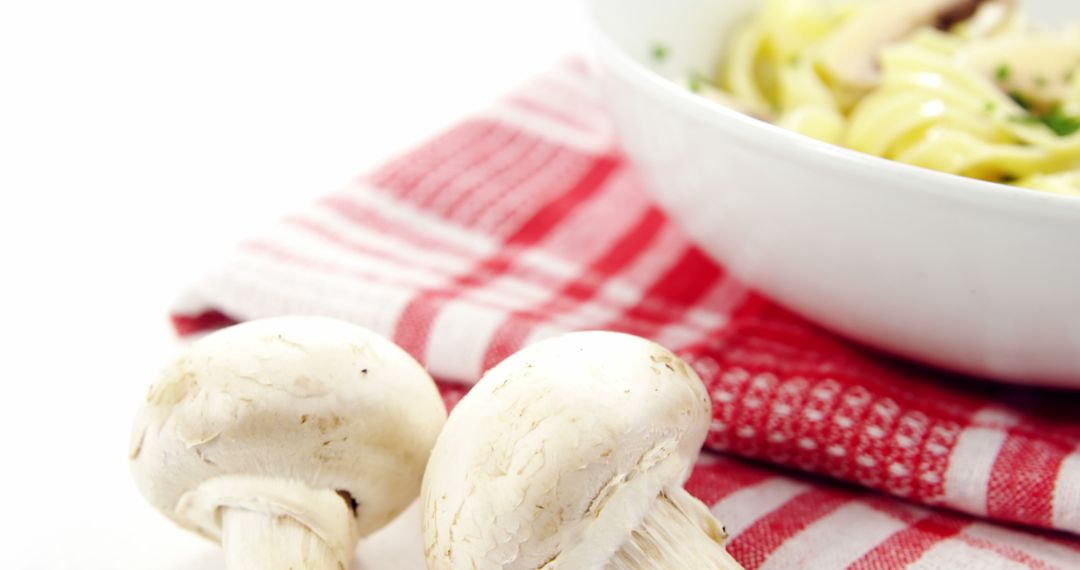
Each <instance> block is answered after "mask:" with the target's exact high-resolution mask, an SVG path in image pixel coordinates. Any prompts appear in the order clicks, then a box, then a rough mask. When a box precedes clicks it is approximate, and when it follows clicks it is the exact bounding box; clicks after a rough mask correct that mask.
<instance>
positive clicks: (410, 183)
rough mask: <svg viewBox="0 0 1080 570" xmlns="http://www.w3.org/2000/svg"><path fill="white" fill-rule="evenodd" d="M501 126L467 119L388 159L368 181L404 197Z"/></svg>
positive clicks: (490, 135) (497, 130) (502, 133)
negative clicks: (400, 156)
mask: <svg viewBox="0 0 1080 570" xmlns="http://www.w3.org/2000/svg"><path fill="white" fill-rule="evenodd" d="M500 126H501V125H500V124H499V123H497V122H495V121H485V120H473V121H469V122H467V123H465V124H464V125H462V127H461V128H460V130H459V129H453V130H451V131H450V132H448V133H445V134H443V135H440V136H438V137H436V138H434V139H433V140H431V141H430V142H429V143H428V144H426V145H424V146H423V147H421V148H420V149H419V150H418V151H416V152H415V153H411V154H410V155H408V156H407V157H405V158H403V159H401V160H399V161H395V162H391V163H390V164H389V165H387V166H386V167H384V168H382V169H380V170H379V171H378V172H376V173H375V174H373V175H372V176H370V177H369V178H368V180H370V181H371V183H372V185H374V186H376V187H377V188H380V189H382V190H384V191H386V192H387V193H389V194H391V195H393V196H396V197H398V198H399V199H405V198H407V197H408V196H409V195H410V194H411V193H412V192H413V190H415V189H416V188H418V187H420V186H422V185H423V184H424V182H425V181H426V180H428V179H429V178H430V177H432V176H442V177H444V176H445V175H446V173H445V172H443V171H442V170H441V169H442V167H443V166H445V165H446V164H447V163H449V162H451V161H453V160H456V159H458V158H459V155H460V154H461V152H462V149H471V148H474V147H476V146H477V145H478V144H483V143H484V142H485V141H487V140H489V139H491V138H492V137H499V136H504V134H505V132H504V131H503V130H501V129H500Z"/></svg>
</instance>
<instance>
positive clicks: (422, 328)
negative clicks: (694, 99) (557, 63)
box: [173, 63, 1080, 569]
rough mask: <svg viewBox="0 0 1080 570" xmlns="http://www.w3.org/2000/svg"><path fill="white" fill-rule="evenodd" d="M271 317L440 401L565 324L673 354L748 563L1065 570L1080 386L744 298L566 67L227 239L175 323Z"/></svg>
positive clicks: (711, 486)
mask: <svg viewBox="0 0 1080 570" xmlns="http://www.w3.org/2000/svg"><path fill="white" fill-rule="evenodd" d="M778 167H782V166H778ZM289 313H307V314H325V315H331V316H336V317H339V318H343V319H347V320H351V321H354V322H356V323H359V324H362V325H364V326H367V327H369V328H372V329H374V330H376V331H379V332H380V333H382V334H385V335H386V336H388V337H390V338H392V339H393V340H394V341H395V342H397V343H398V344H400V345H401V346H403V347H405V348H406V349H407V350H408V351H409V352H411V353H412V354H413V355H414V356H416V357H417V358H418V359H419V360H421V361H422V362H424V363H425V365H426V366H428V368H429V369H430V370H431V371H432V373H433V374H434V375H435V376H436V377H437V378H439V379H440V380H441V381H443V382H444V388H445V394H446V396H447V399H448V401H449V402H450V403H451V404H452V403H453V400H454V399H455V398H457V397H460V394H461V392H462V391H463V390H465V389H467V385H468V383H471V382H474V381H476V380H477V379H478V378H479V377H480V375H481V373H482V372H483V371H484V370H485V369H487V368H488V367H490V366H491V365H493V364H494V363H496V362H498V361H499V360H501V359H502V358H504V357H506V356H507V355H509V354H511V353H513V352H514V351H516V350H517V349H519V348H521V347H522V346H525V345H527V344H529V343H531V342H534V341H536V340H539V339H542V338H546V337H550V336H552V335H555V334H559V333H561V332H564V331H569V330H576V329H613V330H620V331H625V332H630V333H634V334H638V335H642V336H646V337H649V338H652V339H655V340H657V341H658V342H660V343H662V344H664V345H667V346H669V347H672V348H673V349H676V350H677V351H678V352H680V354H682V355H683V356H684V357H685V358H686V359H687V360H688V361H690V362H691V363H692V364H693V365H694V367H695V368H696V369H697V370H698V372H699V373H700V374H701V376H702V378H703V379H704V380H705V381H706V383H707V384H708V386H709V388H710V391H711V393H712V396H713V408H714V419H713V423H712V429H711V432H710V434H709V437H708V441H707V444H706V445H707V448H708V449H709V450H711V451H715V452H719V453H722V454H724V456H725V458H719V456H712V455H709V456H708V457H706V458H704V459H703V462H702V464H701V465H700V466H699V468H698V469H697V471H696V472H695V473H694V476H693V478H692V479H691V481H690V483H689V487H690V489H691V490H692V491H693V492H694V493H695V494H697V495H698V496H700V497H701V498H703V499H704V500H706V501H707V502H709V503H710V504H715V512H716V513H717V515H718V516H719V517H720V518H721V519H722V520H724V521H725V522H726V523H727V525H728V528H729V530H730V531H732V533H733V540H732V543H731V549H732V552H733V553H734V554H735V556H736V557H737V558H739V559H740V560H741V561H743V562H744V563H745V564H746V565H747V567H748V568H759V567H760V568H765V567H768V568H799V567H803V568H817V569H829V568H847V567H851V568H868V569H869V568H897V567H911V568H957V567H973V568H975V567H978V568H1021V567H1033V568H1068V567H1073V568H1080V540H1077V539H1076V538H1075V537H1074V536H1073V535H1072V534H1070V533H1078V532H1080V418H1077V417H1076V414H1075V410H1078V409H1080V394H1069V393H1061V392H1046V391H1038V390H1032V389H1026V390H1023V389H1019V388H1007V387H1001V386H997V385H991V384H986V383H979V382H974V381H972V380H969V379H964V378H959V377H956V376H952V375H949V374H945V373H942V372H939V371H932V370H928V369H923V368H920V367H918V366H916V365H913V364H909V363H904V362H900V361H897V360H895V359H893V358H890V357H888V356H885V355H881V354H877V353H874V352H871V351H869V350H867V349H865V348H862V347H860V346H858V345H855V344H853V343H851V342H848V341H846V340H844V339H841V338H838V337H836V336H834V335H832V334H830V333H829V332H827V331H824V330H822V329H820V328H818V327H817V326H815V325H813V324H811V323H809V322H807V321H805V320H803V319H802V318H800V317H798V316H797V315H794V314H792V313H790V312H788V311H786V310H784V309H783V308H781V307H779V306H777V305H775V304H773V303H772V302H770V301H769V300H768V299H765V298H763V297H761V296H760V295H757V294H755V293H754V292H753V291H750V290H748V289H747V288H745V287H744V286H743V285H742V284H740V283H739V282H738V281H737V280H735V279H733V278H732V277H731V276H729V275H727V274H726V273H725V271H724V268H723V267H722V266H720V265H718V264H716V263H715V262H714V261H712V260H710V259H709V258H708V257H707V256H706V255H705V254H704V253H703V252H702V251H701V250H700V249H699V248H698V247H696V246H695V245H694V244H693V243H691V242H689V241H688V240H687V238H686V237H685V236H684V235H683V234H682V233H681V232H680V231H679V229H678V228H677V227H675V226H674V225H673V224H671V223H670V222H669V221H668V220H667V219H666V218H665V216H664V214H663V213H662V212H661V211H660V210H658V209H657V207H656V206H655V205H654V204H653V203H652V202H650V200H649V199H648V197H647V195H646V194H645V192H644V191H643V189H642V187H641V184H640V182H639V181H638V179H637V178H636V176H635V174H634V172H633V171H632V169H631V168H630V167H629V165H628V164H627V163H626V161H625V159H624V158H623V157H622V156H621V155H620V154H619V152H618V150H617V148H616V147H615V145H614V139H613V135H612V132H611V127H610V125H609V124H608V123H607V121H606V119H605V117H604V113H603V108H602V104H601V102H600V100H599V99H598V97H597V94H596V93H594V91H593V89H592V87H591V84H590V81H589V78H588V76H587V73H586V71H585V70H584V69H583V68H582V66H581V65H580V64H576V63H575V64H569V65H565V66H562V67H560V68H558V69H556V70H554V71H552V72H551V73H548V74H546V75H544V76H542V77H540V78H538V79H536V80H535V81H534V82H532V83H531V84H529V85H527V86H525V88H523V89H522V90H520V91H519V92H517V93H515V94H513V95H512V96H511V97H508V98H507V99H505V100H503V101H502V102H500V103H498V104H496V105H494V106H492V107H491V108H490V109H488V110H487V111H486V112H484V113H482V114H480V115H478V116H476V117H473V118H471V119H468V120H466V121H464V122H463V123H461V124H460V125H459V126H457V127H456V128H453V129H451V130H450V131H448V132H446V133H444V134H442V135H440V136H438V137H437V138H435V139H434V140H432V141H430V142H428V143H427V144H424V145H422V146H421V147H419V148H418V149H416V150H414V151H413V152H411V153H408V154H407V155H405V156H403V157H401V158H400V159H398V160H395V161H392V162H391V163H389V164H387V165H386V166H385V167H383V168H381V169H379V170H378V171H376V172H374V173H373V174H371V175H369V176H366V177H363V178H361V179H359V180H357V181H356V182H355V183H354V184H352V185H351V186H350V187H348V188H346V189H344V190H342V191H340V192H337V193H335V194H332V195H330V196H328V197H326V198H324V199H323V200H321V201H320V202H318V203H317V204H315V205H313V206H312V207H311V208H309V209H307V210H306V211H303V212H299V213H297V214H295V215H293V216H291V217H289V218H287V219H285V220H283V221H282V222H281V223H280V224H279V225H277V226H276V227H275V228H273V229H272V230H271V231H269V232H267V233H266V234H264V235H261V236H258V237H255V238H253V239H251V240H249V241H247V242H245V243H244V244H242V245H241V246H240V247H238V248H237V249H236V250H235V251H233V252H232V253H231V254H230V256H229V257H228V258H227V259H226V260H225V262H224V263H223V264H222V265H221V266H220V267H217V268H215V269H214V270H212V271H210V272H209V273H208V274H207V275H205V276H204V277H203V278H202V279H200V280H199V281H197V282H196V283H194V284H193V285H192V287H191V288H190V289H189V290H188V291H187V293H186V294H185V295H184V296H183V298H182V299H180V300H179V301H178V302H177V304H176V306H175V307H174V310H173V319H174V322H175V324H176V326H177V329H178V330H179V331H180V333H182V334H192V333H196V332H200V331H204V330H209V329H212V328H215V327H218V326H221V325H224V324H227V323H229V322H233V321H239V320H246V319H252V318H259V317H267V316H273V315H280V314H289ZM747 460H752V462H748V461H747ZM830 481H832V482H830ZM837 482H841V483H843V484H848V486H843V485H841V484H838V483H837ZM856 488H858V489H859V490H856ZM927 506H941V507H948V509H947V510H928V509H927V508H926V507H927ZM957 511H958V513H957ZM988 521H996V522H997V523H1011V525H1010V526H1008V527H1007V526H998V525H997V524H995V523H991V522H988ZM1063 531H1064V532H1063Z"/></svg>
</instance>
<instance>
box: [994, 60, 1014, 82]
mask: <svg viewBox="0 0 1080 570" xmlns="http://www.w3.org/2000/svg"><path fill="white" fill-rule="evenodd" d="M994 75H995V76H996V77H997V78H998V79H1000V80H1002V81H1005V80H1006V79H1008V78H1009V76H1010V75H1012V70H1011V69H1009V66H1007V65H1005V64H1001V65H999V66H997V69H996V70H995V71H994Z"/></svg>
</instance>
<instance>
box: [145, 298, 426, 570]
mask: <svg viewBox="0 0 1080 570" xmlns="http://www.w3.org/2000/svg"><path fill="white" fill-rule="evenodd" d="M445 419H446V411H445V408H444V406H443V403H442V400H441V398H440V397H439V393H438V389H437V388H436V387H435V385H434V383H433V382H432V380H431V377H430V376H429V375H428V374H427V372H426V371H425V370H424V369H423V368H422V367H421V366H420V365H419V364H418V363H417V362H416V361H415V360H413V359H412V358H411V357H410V356H409V355H408V354H407V353H405V352H404V351H403V350H401V349H400V348H398V347H397V346H395V345H394V344H393V343H391V342H389V341H387V340H386V339H384V338H382V337H380V336H379V335H377V334H375V333H373V332H370V331H368V330H366V329H363V328H361V327H358V326H355V325H352V324H349V323H345V322H341V321H336V320H333V319H328V318H322V317H281V318H272V319H264V320H259V321H252V322H248V323H244V324H240V325H236V326H233V327H230V328H227V329H224V330H221V331H218V332H216V333H213V334H211V335H209V336H207V337H205V338H202V339H200V340H198V341H196V342H195V343H194V344H192V346H191V347H190V348H189V349H188V350H187V351H186V353H185V354H183V355H182V356H181V357H180V358H178V359H177V360H176V361H175V362H173V363H172V364H171V365H170V366H169V367H168V368H167V369H166V371H165V372H164V374H163V376H162V377H161V379H160V380H159V381H158V382H157V383H156V384H155V385H154V386H153V387H152V388H151V390H150V392H149V394H148V395H147V397H146V402H145V405H144V406H143V408H142V410H141V411H140V412H139V415H138V417H137V419H136V422H135V429H134V431H133V434H132V445H131V453H130V459H131V468H132V471H133V473H134V476H135V482H136V484H137V486H138V488H139V490H140V491H141V492H142V493H143V495H144V496H145V497H146V498H147V499H148V500H149V502H150V503H151V504H153V505H154V506H155V507H157V508H158V509H159V510H160V511H161V512H163V513H164V514H165V515H167V516H168V517H169V518H171V519H172V520H174V521H175V522H176V523H177V524H179V525H180V526H183V527H185V528H188V529H191V530H193V531H195V532H197V533H199V534H202V535H204V536H206V537H207V538H210V539H212V540H220V541H221V543H222V545H223V547H224V550H225V560H226V565H227V567H228V568H230V569H232V570H236V569H240V568H250V569H253V570H258V569H269V568H282V569H284V568H305V569H311V570H322V569H332V570H343V569H344V568H347V567H348V566H349V565H350V561H351V559H352V554H353V550H354V549H355V547H356V543H357V541H358V540H359V538H360V537H362V536H364V535H366V534H368V533H370V532H372V531H374V530H375V529H378V528H379V527H381V526H383V525H384V524H386V523H387V522H388V521H390V520H391V519H393V518H394V517H395V516H397V514H398V513H399V512H400V511H401V510H402V509H404V508H405V507H406V506H407V505H408V504H409V503H410V502H411V501H412V500H413V499H414V498H415V497H416V495H417V493H418V492H419V488H420V481H421V477H422V475H423V471H424V466H425V464H426V462H427V458H428V454H429V452H430V450H431V448H432V446H433V445H434V443H435V439H436V437H437V436H438V434H439V430H440V429H441V428H442V425H443V422H444V421H445Z"/></svg>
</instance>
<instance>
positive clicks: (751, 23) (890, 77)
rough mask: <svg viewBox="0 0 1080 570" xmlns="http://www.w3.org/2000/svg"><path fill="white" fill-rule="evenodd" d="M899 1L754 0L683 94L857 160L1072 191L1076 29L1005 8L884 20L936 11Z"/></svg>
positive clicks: (1078, 187)
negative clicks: (957, 17)
mask: <svg viewBox="0 0 1080 570" xmlns="http://www.w3.org/2000/svg"><path fill="white" fill-rule="evenodd" d="M905 1H906V2H910V4H908V5H905V7H903V9H902V10H901V9H900V8H899V7H898V6H900V4H899V3H898V0H869V1H866V2H851V1H847V2H837V1H829V0H765V1H764V2H763V4H762V6H761V9H760V11H759V12H757V13H756V14H754V15H753V17H752V18H751V19H750V20H748V21H747V22H746V23H745V24H744V25H742V26H740V27H739V28H738V29H736V30H734V33H733V34H732V36H731V37H730V41H729V43H728V45H727V49H726V51H725V58H724V60H723V63H722V65H721V67H720V70H719V72H718V73H717V74H716V76H715V78H711V79H710V80H709V81H708V82H707V83H706V84H705V85H704V86H702V85H700V84H697V83H696V82H695V84H694V85H693V87H694V89H695V90H697V91H700V92H702V93H703V94H705V95H706V96H714V97H716V98H717V99H719V100H721V101H723V102H725V103H727V104H730V105H732V106H734V107H736V108H738V109H740V110H743V111H745V112H747V113H749V114H752V115H755V116H757V117H760V118H763V119H766V120H769V121H771V122H773V123H775V124H777V125H779V126H782V127H785V128H787V129H791V130H793V131H796V132H799V133H802V134H805V135H808V136H811V137H814V138H817V139H821V140H824V141H828V142H830V143H834V144H838V145H841V146H845V147H848V148H851V149H854V150H857V151H860V152H864V153H867V154H872V155H876V156H881V157H885V158H888V159H892V160H897V161H900V162H905V163H908V164H913V165H917V166H922V167H926V168H931V169H934V170H939V171H942V172H949V173H953V174H958V175H961V176H968V177H973V178H979V179H983V180H990V181H995V182H1003V183H1009V184H1014V185H1017V186H1022V187H1026V188H1032V189H1036V190H1042V191H1047V192H1055V193H1062V194H1071V195H1076V196H1080V34H1078V33H1077V32H1076V31H1066V32H1055V33H1050V32H1046V31H1038V30H1036V29H1034V28H1033V27H1031V26H1030V25H1028V24H1027V23H1026V22H1025V21H1024V19H1023V18H1022V16H1021V15H1020V14H1019V13H1018V10H1015V9H1010V6H1009V4H1011V2H1000V3H999V4H997V5H994V3H993V2H982V3H979V2H971V1H968V2H967V3H966V5H970V6H971V7H976V6H977V8H976V10H975V11H974V13H973V14H967V17H966V18H964V19H962V20H961V21H958V22H945V23H944V24H943V23H942V19H946V16H948V15H949V14H944V15H943V14H937V13H935V15H934V17H935V18H936V20H934V19H931V21H929V22H923V23H920V22H915V23H913V24H911V25H910V28H911V29H904V26H905V25H907V24H903V23H898V22H897V21H896V14H898V13H903V14H911V13H912V12H915V11H917V10H918V8H913V7H911V6H914V5H915V4H919V3H920V2H921V3H922V4H924V5H928V4H934V3H935V2H934V0H905ZM889 2H891V3H892V4H893V6H891V7H890V6H881V5H879V6H875V4H884V3H889ZM936 4H939V5H946V4H948V3H947V2H944V1H937V2H936ZM953 4H956V5H959V6H960V8H957V10H959V9H961V8H963V5H964V3H962V2H954V3H953ZM890 8H893V9H894V10H893V12H889V9H890ZM871 10H876V12H871ZM897 10H900V11H897ZM995 10H996V11H995ZM927 14H930V12H927ZM927 14H923V15H924V16H925V15H927ZM875 17H878V18H880V19H882V21H881V22H878V24H876V25H881V26H884V28H883V31H881V32H880V34H878V35H877V36H875V33H877V32H876V31H875V30H873V29H867V26H873V25H875V21H874V18H875ZM885 18H891V20H888V21H886V20H885ZM882 34H883V36H882ZM889 34H893V35H899V36H900V37H896V38H890V37H889ZM878 43H881V44H882V45H877V44H878ZM860 50H861V52H862V53H859V52H860Z"/></svg>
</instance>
